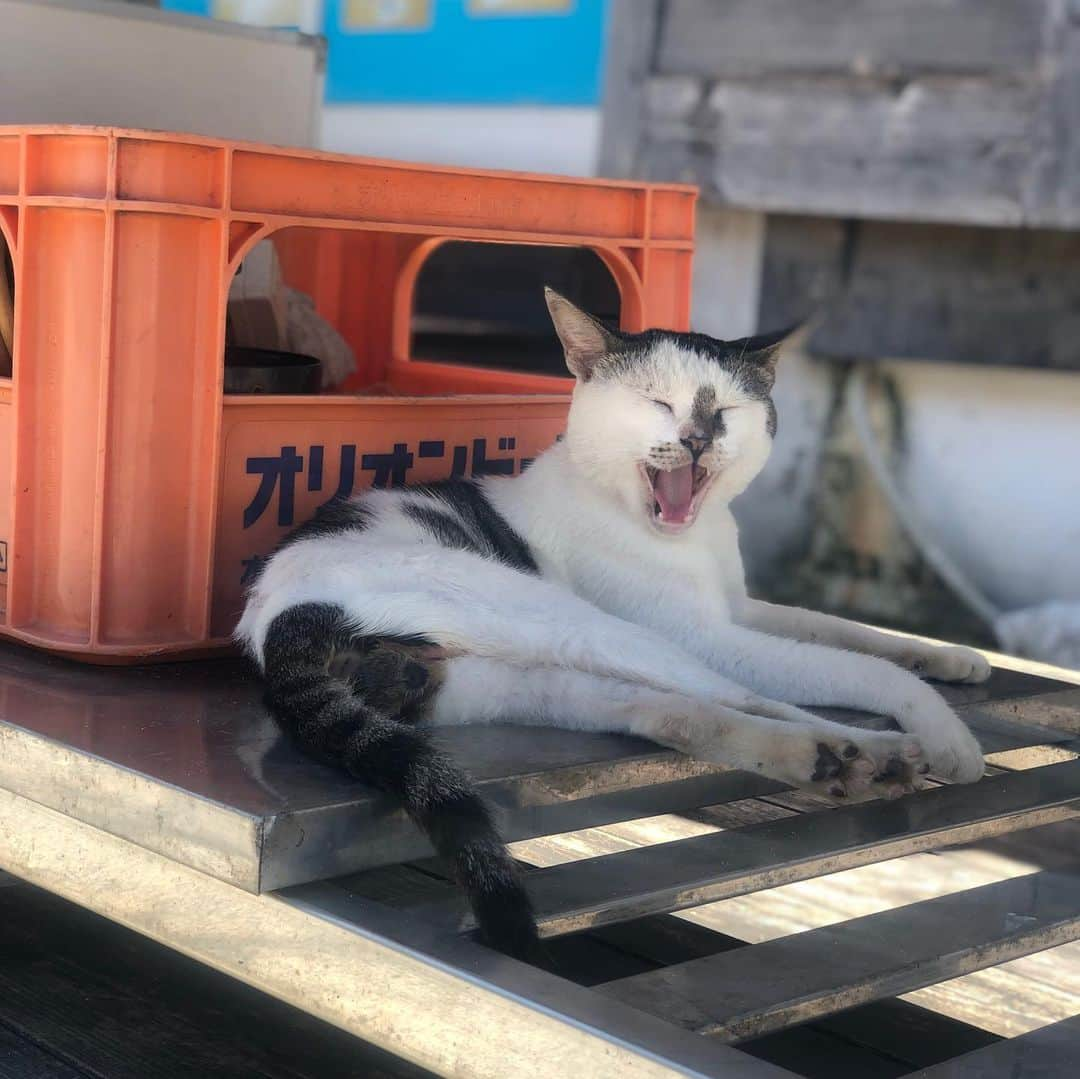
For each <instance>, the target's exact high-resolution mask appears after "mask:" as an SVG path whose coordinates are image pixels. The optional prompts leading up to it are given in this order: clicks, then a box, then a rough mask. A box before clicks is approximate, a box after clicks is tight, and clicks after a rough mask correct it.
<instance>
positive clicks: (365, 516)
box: [244, 495, 371, 587]
mask: <svg viewBox="0 0 1080 1079" xmlns="http://www.w3.org/2000/svg"><path fill="white" fill-rule="evenodd" d="M370 521H371V510H370V509H368V507H367V506H365V505H364V504H363V503H362V502H356V501H354V500H353V499H352V498H351V497H350V496H348V495H338V496H337V497H336V498H332V499H330V501H329V502H324V503H323V505H321V506H320V507H319V508H318V509H317V510H316V511H315V516H314V517H312V518H311V519H310V520H308V521H305V522H304V523H303V524H302V525H300V526H299V527H297V528H294V529H293V530H292V531H291V532H290V533H289V534H288V535H287V536H286V537H285V538H284V539H283V540H282V541H281V542H280V543H279V544H278V545H277V546H276V547H275V548H274V549H273V551H271V552H270V554H269V555H268V556H267V558H266V559H265V560H264V561H263V562H261V563H260V564H258V565H256V566H255V567H253V568H252V570H251V572H250V573H249V574H248V575H247V577H246V579H245V581H244V583H245V584H246V585H247V586H248V587H251V586H253V585H254V584H255V583H256V581H258V579H259V578H260V577H261V576H262V573H263V570H264V569H265V568H266V565H267V563H268V562H269V561H270V559H271V558H273V557H274V555H276V554H277V553H278V551H283V550H285V548H286V547H291V546H292V545H293V544H294V543H299V542H300V541H301V540H306V539H319V538H321V537H324V536H334V535H338V534H340V533H342V532H363V531H364V529H365V528H367V526H368V524H369V523H370Z"/></svg>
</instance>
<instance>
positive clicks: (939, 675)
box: [903, 645, 991, 683]
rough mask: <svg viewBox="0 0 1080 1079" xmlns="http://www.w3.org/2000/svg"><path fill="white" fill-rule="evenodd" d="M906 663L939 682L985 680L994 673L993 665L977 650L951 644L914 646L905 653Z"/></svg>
mask: <svg viewBox="0 0 1080 1079" xmlns="http://www.w3.org/2000/svg"><path fill="white" fill-rule="evenodd" d="M903 666H905V667H907V668H908V670H910V671H913V672H914V673H915V674H917V675H919V676H920V677H922V678H932V679H934V680H935V681H938V682H968V683H977V682H985V681H986V680H987V679H988V678H989V677H990V672H991V668H990V664H989V663H988V662H987V661H986V660H985V659H984V658H983V657H982V656H981V655H980V654H979V653H978V652H976V651H974V650H973V649H971V648H962V647H959V646H951V645H950V646H943V647H935V646H932V645H927V646H925V647H922V648H913V649H912V650H911V652H909V653H907V654H905V655H904V656H903Z"/></svg>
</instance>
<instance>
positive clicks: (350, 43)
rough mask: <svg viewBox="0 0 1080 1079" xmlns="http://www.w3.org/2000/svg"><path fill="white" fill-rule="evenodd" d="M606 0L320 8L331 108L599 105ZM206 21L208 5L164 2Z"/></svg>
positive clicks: (446, 0) (197, 0)
mask: <svg viewBox="0 0 1080 1079" xmlns="http://www.w3.org/2000/svg"><path fill="white" fill-rule="evenodd" d="M607 3H608V0H325V4H324V7H323V33H324V34H325V36H326V38H327V40H328V42H329V56H328V68H327V78H326V100H327V102H330V103H334V104H343V103H349V102H355V103H361V102H362V103H367V104H385V105H390V104H425V105H437V104H447V105H450V104H454V105H584V106H589V105H596V104H598V103H599V101H600V91H601V78H602V57H603V49H604V28H605V16H606V10H607ZM162 6H163V7H167V8H171V9H172V10H174V11H185V12H188V13H189V14H196V15H213V14H215V12H216V11H217V10H220V9H216V8H215V0H163V3H162Z"/></svg>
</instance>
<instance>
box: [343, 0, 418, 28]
mask: <svg viewBox="0 0 1080 1079" xmlns="http://www.w3.org/2000/svg"><path fill="white" fill-rule="evenodd" d="M430 25H431V0H345V3H344V5H343V6H342V9H341V26H342V29H345V30H397V29H411V28H413V27H425V26H430Z"/></svg>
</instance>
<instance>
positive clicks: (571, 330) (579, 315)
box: [544, 288, 618, 382]
mask: <svg viewBox="0 0 1080 1079" xmlns="http://www.w3.org/2000/svg"><path fill="white" fill-rule="evenodd" d="M544 299H545V300H547V306H548V311H549V312H551V321H552V322H553V323H554V324H555V332H556V333H557V334H558V335H559V340H560V341H561V342H562V347H563V352H564V353H566V366H567V367H569V368H570V373H571V374H572V375H574V377H575V378H580V379H581V381H582V382H588V381H589V379H590V378H592V375H593V371H594V370H595V369H596V365H597V364H598V363H599V362H600V361H601V360H602V359H603V358H604V357H605V356H607V355H609V354H610V353H611V352H612V351H614V349H615V347H616V345H617V344H618V340H617V338H616V337H615V335H614V334H613V333H611V331H610V330H608V329H607V328H606V327H604V326H603V325H601V324H600V323H599V322H597V321H596V319H594V318H593V317H592V315H587V314H586V313H585V312H584V311H582V310H581V308H580V307H576V306H575V305H574V304H572V303H571V302H570V301H569V300H568V299H567V298H566V297H565V296H560V295H559V294H558V293H557V292H556V291H555V290H554V289H552V288H545V289H544Z"/></svg>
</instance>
